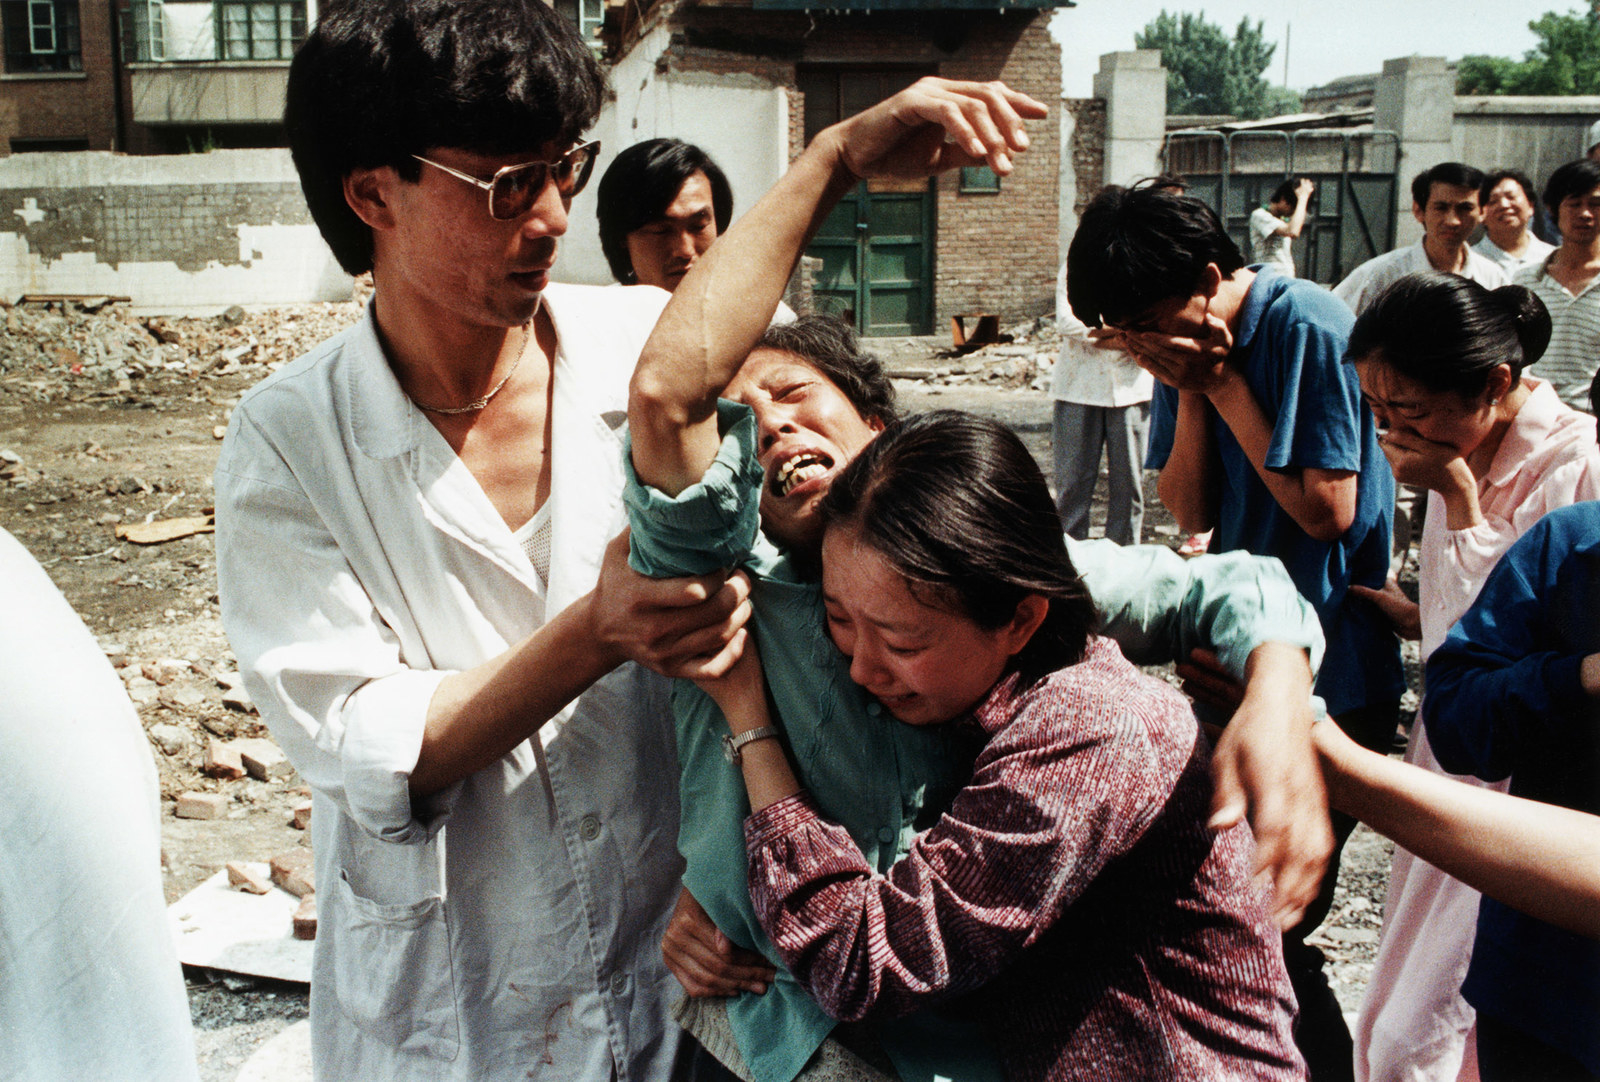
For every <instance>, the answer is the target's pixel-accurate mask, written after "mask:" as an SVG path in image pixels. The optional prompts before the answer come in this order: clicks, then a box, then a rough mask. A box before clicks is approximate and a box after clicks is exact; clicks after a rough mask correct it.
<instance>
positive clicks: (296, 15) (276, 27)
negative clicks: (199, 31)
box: [217, 0, 306, 60]
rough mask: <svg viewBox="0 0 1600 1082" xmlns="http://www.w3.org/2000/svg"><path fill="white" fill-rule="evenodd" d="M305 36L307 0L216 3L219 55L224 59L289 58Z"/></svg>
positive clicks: (236, 0) (238, 0)
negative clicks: (297, 0) (294, 0)
mask: <svg viewBox="0 0 1600 1082" xmlns="http://www.w3.org/2000/svg"><path fill="white" fill-rule="evenodd" d="M305 36H306V5H305V0H299V2H297V3H256V2H254V0H246V2H241V0H221V2H220V3H218V4H217V55H218V56H219V57H220V58H221V59H223V60H288V59H290V58H292V57H293V56H294V50H295V47H296V46H297V45H299V44H300V42H301V41H303V40H305Z"/></svg>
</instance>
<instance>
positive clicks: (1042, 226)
mask: <svg viewBox="0 0 1600 1082" xmlns="http://www.w3.org/2000/svg"><path fill="white" fill-rule="evenodd" d="M984 30H986V31H987V32H986V33H983V34H982V35H981V36H979V35H978V34H974V35H973V40H971V42H970V43H969V46H968V48H967V49H965V50H963V52H962V55H961V57H960V58H959V59H958V60H953V61H951V62H948V63H944V64H941V65H940V67H939V74H941V75H945V76H949V77H950V78H953V79H974V80H987V79H1000V80H1002V81H1004V82H1005V83H1006V84H1007V85H1009V86H1011V87H1013V88H1014V89H1017V90H1021V91H1023V92H1024V93H1027V94H1031V95H1032V96H1033V97H1035V98H1037V99H1038V100H1040V101H1042V102H1045V103H1047V104H1051V105H1052V107H1054V103H1055V102H1056V101H1057V100H1058V98H1059V96H1060V92H1061V50H1060V47H1059V46H1057V45H1056V43H1055V42H1054V41H1053V40H1051V38H1050V34H1049V30H1048V18H1047V17H1045V16H1033V15H1016V16H1008V17H1006V18H1004V19H995V20H993V21H991V22H989V23H987V24H985V26H984ZM1060 131H1061V127H1060V123H1059V122H1058V120H1057V118H1056V117H1055V116H1054V115H1051V116H1050V117H1049V118H1048V119H1046V120H1043V121H1039V122H1037V123H1033V124H1030V125H1029V126H1028V135H1029V138H1030V140H1031V146H1030V147H1029V150H1028V152H1027V153H1026V154H1024V155H1023V156H1022V157H1021V158H1019V159H1018V160H1017V169H1016V172H1014V173H1013V174H1012V175H1011V176H1009V177H1006V178H1004V179H1003V180H1002V181H1001V183H1000V191H999V192H998V193H995V194H992V195H990V194H979V193H972V192H961V191H960V190H959V187H960V178H959V174H951V175H948V176H944V177H941V178H939V181H938V189H939V226H938V228H939V249H938V260H937V265H936V266H935V270H934V274H935V301H934V317H935V320H936V321H948V317H949V316H951V315H954V314H956V313H958V312H977V311H983V312H996V313H999V315H1000V317H1001V323H1002V324H1005V323H1009V322H1013V321H1015V320H1018V319H1023V318H1027V317H1030V316H1038V315H1048V314H1053V313H1054V311H1055V279H1056V267H1057V260H1058V247H1059V245H1058V240H1057V230H1058V223H1059V217H1060V202H1059V194H1058V193H1059V187H1058V185H1057V173H1058V170H1059V167H1060V164H1059V163H1060Z"/></svg>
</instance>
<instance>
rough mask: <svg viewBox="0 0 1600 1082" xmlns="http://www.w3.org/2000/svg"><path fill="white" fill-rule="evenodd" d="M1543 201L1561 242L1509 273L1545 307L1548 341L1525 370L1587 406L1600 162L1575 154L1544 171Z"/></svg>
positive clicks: (1593, 357)
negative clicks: (1571, 159) (1575, 157)
mask: <svg viewBox="0 0 1600 1082" xmlns="http://www.w3.org/2000/svg"><path fill="white" fill-rule="evenodd" d="M1544 204H1545V206H1547V207H1549V208H1550V213H1551V215H1553V216H1554V217H1555V219H1556V228H1557V229H1558V230H1559V231H1560V233H1561V247H1559V248H1557V249H1556V250H1555V251H1554V252H1553V253H1551V254H1550V255H1549V256H1548V257H1547V258H1545V260H1544V261H1543V262H1540V263H1535V264H1533V265H1531V266H1527V267H1523V268H1522V269H1521V270H1519V271H1518V272H1517V273H1516V274H1515V275H1514V276H1513V277H1512V279H1511V280H1512V281H1513V282H1514V283H1515V284H1517V285H1522V286H1527V287H1528V288H1529V289H1531V290H1533V291H1534V292H1535V293H1537V294H1538V295H1539V299H1540V300H1542V301H1544V306H1545V307H1546V308H1548V309H1550V322H1551V333H1550V345H1549V346H1548V347H1546V349H1545V351H1544V356H1543V357H1541V358H1540V359H1539V361H1538V363H1536V364H1534V365H1533V366H1532V367H1530V368H1529V369H1528V371H1529V373H1530V374H1532V375H1535V376H1538V377H1539V378H1540V379H1545V380H1549V381H1550V383H1551V384H1552V385H1554V387H1555V389H1556V393H1557V394H1559V395H1560V396H1561V400H1562V401H1563V402H1565V403H1567V405H1569V406H1571V407H1572V408H1574V409H1580V410H1588V409H1589V383H1590V381H1591V380H1593V379H1594V375H1595V370H1596V368H1600V289H1597V288H1596V283H1600V162H1595V161H1590V160H1589V159H1587V158H1580V159H1579V160H1578V161H1575V162H1568V163H1567V164H1566V165H1563V166H1562V167H1561V168H1559V169H1557V170H1556V171H1555V172H1554V173H1552V174H1550V180H1549V182H1548V183H1547V184H1546V185H1545V189H1544Z"/></svg>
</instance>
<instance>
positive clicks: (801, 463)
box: [771, 451, 833, 496]
mask: <svg viewBox="0 0 1600 1082" xmlns="http://www.w3.org/2000/svg"><path fill="white" fill-rule="evenodd" d="M832 468H833V459H831V458H829V457H828V456H827V455H824V454H819V453H817V452H815V451H802V452H801V453H800V454H797V455H795V456H794V457H793V458H791V459H789V460H788V461H787V462H785V463H784V464H783V465H781V466H779V467H778V469H777V472H776V473H774V474H773V475H772V485H771V488H772V494H773V495H774V496H787V495H789V493H791V492H793V491H794V490H795V489H797V488H799V487H800V486H801V485H803V484H805V483H806V482H807V481H811V480H814V479H816V478H818V477H826V476H827V474H828V471H829V470H830V469H832Z"/></svg>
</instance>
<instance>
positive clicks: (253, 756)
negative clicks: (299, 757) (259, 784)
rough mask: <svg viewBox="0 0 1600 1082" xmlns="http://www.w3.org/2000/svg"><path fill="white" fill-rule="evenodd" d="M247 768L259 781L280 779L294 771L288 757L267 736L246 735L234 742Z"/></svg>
mask: <svg viewBox="0 0 1600 1082" xmlns="http://www.w3.org/2000/svg"><path fill="white" fill-rule="evenodd" d="M233 746H234V747H235V748H237V749H238V751H239V758H240V759H241V760H242V761H243V762H244V768H245V770H247V771H249V773H250V776H251V777H252V778H255V779H256V780H258V781H278V780H281V779H283V778H287V777H288V776H289V775H290V774H293V773H294V767H293V766H291V765H290V763H289V760H288V757H286V756H285V755H284V754H283V752H282V751H281V750H280V749H279V748H278V745H276V744H274V743H273V742H272V741H270V740H268V739H266V738H265V737H259V736H252V737H244V738H242V739H239V740H235V741H234V742H233Z"/></svg>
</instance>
